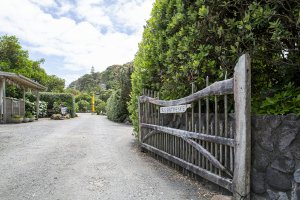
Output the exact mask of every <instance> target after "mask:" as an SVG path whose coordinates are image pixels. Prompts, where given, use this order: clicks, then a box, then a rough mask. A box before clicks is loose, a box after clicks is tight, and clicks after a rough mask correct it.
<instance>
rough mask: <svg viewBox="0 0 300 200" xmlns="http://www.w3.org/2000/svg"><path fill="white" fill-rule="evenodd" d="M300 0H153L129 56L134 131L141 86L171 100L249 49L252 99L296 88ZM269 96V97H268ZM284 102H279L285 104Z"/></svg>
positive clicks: (229, 68)
mask: <svg viewBox="0 0 300 200" xmlns="http://www.w3.org/2000/svg"><path fill="white" fill-rule="evenodd" d="M299 11H300V3H299V1H297V0H283V1H275V0H271V1H267V2H265V1H224V0H216V1H211V0H195V1H184V0H171V1H167V0H161V1H156V2H155V4H154V6H153V9H152V13H151V18H150V19H149V20H148V22H147V25H146V27H145V30H144V33H143V40H142V42H141V43H140V44H139V50H138V52H137V54H136V56H135V60H134V72H133V74H132V93H131V102H130V105H129V110H130V113H131V119H132V121H133V124H134V126H135V130H136V131H137V128H138V126H137V97H138V96H139V95H141V93H142V89H143V88H146V89H151V90H156V91H159V92H160V98H162V99H166V100H168V99H177V98H181V97H184V96H186V95H188V94H190V93H191V83H192V82H194V83H195V85H196V88H198V89H201V88H204V87H205V77H206V76H209V78H210V82H215V81H217V80H222V79H224V74H225V72H227V73H228V77H231V76H232V74H233V69H234V66H235V64H236V61H237V59H238V57H239V56H240V55H241V54H243V53H244V52H249V53H250V57H251V66H252V97H253V99H254V100H256V99H258V98H259V97H260V96H262V95H263V94H265V93H268V94H270V93H271V91H272V90H274V89H275V90H278V89H280V88H283V86H284V85H287V84H288V83H289V82H291V83H294V85H295V87H299V86H300V77H299V74H300V67H299V66H300V53H299V44H300V37H299V32H300V26H299V23H300V15H299ZM267 97H270V96H267ZM283 107H285V106H283Z"/></svg>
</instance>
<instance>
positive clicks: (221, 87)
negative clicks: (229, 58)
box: [139, 78, 233, 106]
mask: <svg viewBox="0 0 300 200" xmlns="http://www.w3.org/2000/svg"><path fill="white" fill-rule="evenodd" d="M232 93H233V79H232V78H231V79H227V80H224V81H219V82H215V83H213V84H211V85H210V86H208V87H206V88H204V89H203V90H200V91H198V92H196V93H194V94H191V95H190V96H187V97H184V98H181V99H177V100H170V101H164V100H159V99H156V98H152V97H148V96H140V97H139V99H140V102H141V103H145V102H150V103H152V104H155V105H159V106H176V105H182V104H188V103H191V102H193V101H195V100H198V99H200V98H204V97H208V96H211V95H224V94H232Z"/></svg>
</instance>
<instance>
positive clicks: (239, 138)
mask: <svg viewBox="0 0 300 200" xmlns="http://www.w3.org/2000/svg"><path fill="white" fill-rule="evenodd" d="M234 71H235V72H234V101H235V129H236V134H235V140H236V145H235V160H234V177H233V196H234V199H235V200H238V199H244V200H250V171H251V169H250V168H251V116H250V115H251V66H250V56H249V54H244V55H242V56H241V57H240V58H239V61H238V63H237V64H236V66H235V68H234Z"/></svg>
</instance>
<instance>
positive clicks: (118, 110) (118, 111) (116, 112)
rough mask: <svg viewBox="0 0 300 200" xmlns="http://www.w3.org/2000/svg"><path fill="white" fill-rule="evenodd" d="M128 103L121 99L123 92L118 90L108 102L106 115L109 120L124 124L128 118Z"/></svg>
mask: <svg viewBox="0 0 300 200" xmlns="http://www.w3.org/2000/svg"><path fill="white" fill-rule="evenodd" d="M126 106H127V105H126V101H124V100H123V99H122V98H121V91H120V90H116V91H114V92H113V93H112V95H111V96H110V97H109V98H108V100H107V105H106V115H107V118H108V119H109V120H112V121H115V122H123V121H124V120H125V119H126V117H127V116H128V111H127V108H126Z"/></svg>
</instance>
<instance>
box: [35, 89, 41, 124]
mask: <svg viewBox="0 0 300 200" xmlns="http://www.w3.org/2000/svg"><path fill="white" fill-rule="evenodd" d="M35 106H36V120H38V119H39V112H40V109H39V108H40V93H39V91H37V92H36V102H35Z"/></svg>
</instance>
